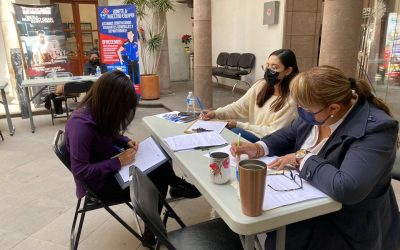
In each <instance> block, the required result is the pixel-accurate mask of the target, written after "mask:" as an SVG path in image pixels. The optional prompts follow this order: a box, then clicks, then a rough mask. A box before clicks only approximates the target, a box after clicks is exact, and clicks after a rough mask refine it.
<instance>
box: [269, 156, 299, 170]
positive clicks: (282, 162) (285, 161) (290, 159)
mask: <svg viewBox="0 0 400 250" xmlns="http://www.w3.org/2000/svg"><path fill="white" fill-rule="evenodd" d="M286 165H291V166H293V167H295V168H298V165H297V162H296V155H295V154H294V153H292V154H287V155H284V156H281V157H278V158H276V159H275V160H273V161H272V162H271V163H269V164H268V168H272V169H276V170H282V169H283V168H284V167H285V166H286Z"/></svg>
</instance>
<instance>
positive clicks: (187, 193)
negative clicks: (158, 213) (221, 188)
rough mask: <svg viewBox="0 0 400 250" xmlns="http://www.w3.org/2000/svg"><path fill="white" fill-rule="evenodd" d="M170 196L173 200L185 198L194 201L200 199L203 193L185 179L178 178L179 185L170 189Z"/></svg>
mask: <svg viewBox="0 0 400 250" xmlns="http://www.w3.org/2000/svg"><path fill="white" fill-rule="evenodd" d="M169 195H170V196H171V197H172V198H178V197H185V198H189V199H194V198H197V197H200V196H201V193H200V192H199V190H197V188H196V187H195V186H194V185H192V184H190V183H188V182H187V181H186V180H185V179H183V178H177V184H176V185H174V186H171V188H170V189H169Z"/></svg>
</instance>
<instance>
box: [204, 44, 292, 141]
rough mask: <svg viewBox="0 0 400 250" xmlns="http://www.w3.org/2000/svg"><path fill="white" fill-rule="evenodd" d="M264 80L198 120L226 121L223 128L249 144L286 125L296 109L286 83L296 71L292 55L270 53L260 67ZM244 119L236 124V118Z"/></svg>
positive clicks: (208, 111)
mask: <svg viewBox="0 0 400 250" xmlns="http://www.w3.org/2000/svg"><path fill="white" fill-rule="evenodd" d="M263 70H264V71H265V73H264V79H260V80H258V81H257V82H256V83H255V84H254V85H253V86H252V87H251V88H250V89H249V90H248V91H247V92H246V94H245V95H244V96H242V98H240V99H239V100H237V101H236V102H233V103H231V104H229V105H227V106H225V107H221V108H218V109H217V110H215V111H211V110H207V111H205V112H204V113H203V115H202V118H203V119H204V120H209V119H213V118H217V119H220V120H227V122H228V125H227V127H228V128H230V129H231V130H232V131H233V132H234V133H237V134H239V133H240V134H241V135H242V137H243V138H245V139H247V140H248V141H250V142H256V141H258V140H259V139H260V138H262V137H264V136H266V135H269V134H271V133H273V132H275V131H276V130H278V129H280V128H282V127H284V126H286V125H288V124H289V123H290V122H291V121H292V120H293V119H294V118H296V116H297V107H296V104H295V103H294V102H293V100H292V99H291V98H290V95H289V85H290V81H291V80H292V78H293V77H294V76H296V74H297V73H298V72H299V70H298V67H297V61H296V56H295V54H294V53H293V51H291V50H289V49H279V50H276V51H274V52H272V53H271V54H270V56H269V57H268V61H267V64H266V66H264V67H263ZM238 118H242V119H247V120H248V122H240V121H237V120H236V119H238Z"/></svg>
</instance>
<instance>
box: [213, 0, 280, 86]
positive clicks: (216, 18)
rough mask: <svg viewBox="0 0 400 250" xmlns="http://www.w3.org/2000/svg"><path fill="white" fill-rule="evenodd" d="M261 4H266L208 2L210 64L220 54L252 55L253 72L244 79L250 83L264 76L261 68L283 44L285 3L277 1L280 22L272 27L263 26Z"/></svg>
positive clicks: (227, 0)
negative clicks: (254, 58)
mask: <svg viewBox="0 0 400 250" xmlns="http://www.w3.org/2000/svg"><path fill="white" fill-rule="evenodd" d="M264 2H268V1H260V0H247V1H241V0H212V1H211V5H212V6H211V11H212V20H211V23H212V61H213V65H215V64H216V63H215V62H216V60H217V56H218V54H219V53H220V52H230V53H232V52H239V53H246V52H248V53H253V54H254V55H255V56H256V63H255V66H254V69H253V72H252V73H251V74H250V75H248V76H246V77H245V80H247V81H249V82H250V83H253V82H254V81H255V80H257V79H259V78H262V77H263V75H264V73H263V72H262V70H261V65H262V64H265V62H266V60H267V57H268V55H269V54H270V53H271V52H273V51H274V50H277V49H280V48H282V44H283V28H284V17H285V16H284V13H285V12H284V11H285V2H286V1H283V0H282V1H279V2H280V6H279V22H278V24H275V25H263V10H264ZM221 79H222V78H221ZM223 82H224V83H227V84H229V85H231V84H232V83H233V82H234V81H232V80H226V79H225V78H223Z"/></svg>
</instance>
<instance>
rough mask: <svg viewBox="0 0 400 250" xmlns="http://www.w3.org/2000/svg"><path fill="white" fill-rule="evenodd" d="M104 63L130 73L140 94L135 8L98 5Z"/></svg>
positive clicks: (111, 68) (109, 68)
mask: <svg viewBox="0 0 400 250" xmlns="http://www.w3.org/2000/svg"><path fill="white" fill-rule="evenodd" d="M98 12H99V27H100V28H99V33H100V53H101V61H102V63H104V64H105V65H106V66H107V71H109V70H115V69H119V70H122V71H124V72H125V74H128V75H129V76H130V78H131V80H132V82H133V83H134V84H135V89H136V91H138V85H137V84H139V81H140V73H139V46H138V39H137V38H138V34H137V26H136V7H135V5H123V6H99V7H98Z"/></svg>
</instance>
